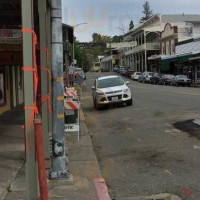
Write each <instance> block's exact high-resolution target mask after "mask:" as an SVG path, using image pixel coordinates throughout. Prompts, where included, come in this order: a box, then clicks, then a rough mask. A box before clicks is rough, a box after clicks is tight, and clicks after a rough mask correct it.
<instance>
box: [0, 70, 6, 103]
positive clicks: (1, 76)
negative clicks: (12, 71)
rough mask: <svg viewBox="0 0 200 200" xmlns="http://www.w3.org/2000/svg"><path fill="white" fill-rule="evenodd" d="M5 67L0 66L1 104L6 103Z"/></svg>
mask: <svg viewBox="0 0 200 200" xmlns="http://www.w3.org/2000/svg"><path fill="white" fill-rule="evenodd" d="M5 87H6V86H5V69H4V68H2V67H0V106H2V105H4V104H5V103H6V93H5Z"/></svg>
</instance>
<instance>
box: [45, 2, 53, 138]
mask: <svg viewBox="0 0 200 200" xmlns="http://www.w3.org/2000/svg"><path fill="white" fill-rule="evenodd" d="M48 2H49V0H48ZM47 5H48V7H47V15H46V21H47V23H46V27H47V30H48V31H47V32H46V34H47V48H48V50H49V57H48V63H47V66H48V68H49V70H50V71H52V70H51V55H52V52H51V50H52V49H51V9H50V4H49V3H48V4H47ZM48 89H49V91H52V85H51V84H50V85H48ZM48 133H49V135H50V137H51V136H52V114H51V115H49V122H48Z"/></svg>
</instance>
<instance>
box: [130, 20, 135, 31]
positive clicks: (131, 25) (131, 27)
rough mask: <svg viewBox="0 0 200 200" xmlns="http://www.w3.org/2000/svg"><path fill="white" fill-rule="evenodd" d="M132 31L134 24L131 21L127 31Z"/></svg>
mask: <svg viewBox="0 0 200 200" xmlns="http://www.w3.org/2000/svg"><path fill="white" fill-rule="evenodd" d="M132 29H134V23H133V20H131V22H130V24H129V30H132Z"/></svg>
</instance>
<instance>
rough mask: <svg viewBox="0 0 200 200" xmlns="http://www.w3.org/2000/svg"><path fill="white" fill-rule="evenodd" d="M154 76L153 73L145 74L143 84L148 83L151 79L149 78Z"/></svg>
mask: <svg viewBox="0 0 200 200" xmlns="http://www.w3.org/2000/svg"><path fill="white" fill-rule="evenodd" d="M153 75H154V73H153V72H149V73H147V74H146V75H145V77H144V78H145V79H144V80H145V81H144V82H145V83H150V79H151V77H152V76H153Z"/></svg>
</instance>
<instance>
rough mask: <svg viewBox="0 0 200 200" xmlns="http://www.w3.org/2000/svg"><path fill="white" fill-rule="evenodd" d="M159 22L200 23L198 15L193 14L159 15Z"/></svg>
mask: <svg viewBox="0 0 200 200" xmlns="http://www.w3.org/2000/svg"><path fill="white" fill-rule="evenodd" d="M161 22H162V23H168V22H199V23H200V15H197V14H194V15H190V14H171V15H169V14H167V15H161Z"/></svg>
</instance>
